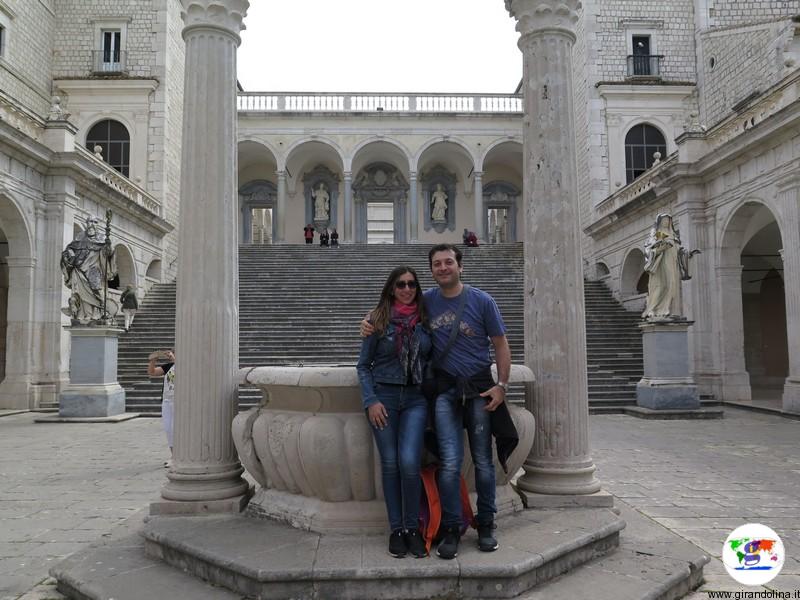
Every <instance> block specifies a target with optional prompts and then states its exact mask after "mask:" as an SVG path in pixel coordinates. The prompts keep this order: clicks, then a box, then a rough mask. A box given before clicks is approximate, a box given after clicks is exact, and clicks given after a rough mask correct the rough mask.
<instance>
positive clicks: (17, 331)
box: [0, 256, 36, 410]
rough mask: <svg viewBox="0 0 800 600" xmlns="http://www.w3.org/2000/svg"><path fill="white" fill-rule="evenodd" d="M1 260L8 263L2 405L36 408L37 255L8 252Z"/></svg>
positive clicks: (6, 406)
mask: <svg viewBox="0 0 800 600" xmlns="http://www.w3.org/2000/svg"><path fill="white" fill-rule="evenodd" d="M0 260H3V261H5V263H6V265H8V308H7V313H6V314H7V315H8V316H7V322H6V373H5V378H4V379H3V381H2V382H0V408H13V409H25V410H27V409H33V408H36V406H35V398H34V396H33V394H32V390H31V386H32V381H31V379H32V376H31V364H30V358H31V355H32V352H31V345H32V335H31V333H32V332H31V326H32V322H31V321H32V319H31V314H32V310H31V306H32V304H33V298H32V293H31V292H32V289H33V277H34V266H35V265H36V259H35V258H31V257H30V256H6V257H5V258H3V259H0Z"/></svg>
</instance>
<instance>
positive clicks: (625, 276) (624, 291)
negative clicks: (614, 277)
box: [619, 248, 645, 300]
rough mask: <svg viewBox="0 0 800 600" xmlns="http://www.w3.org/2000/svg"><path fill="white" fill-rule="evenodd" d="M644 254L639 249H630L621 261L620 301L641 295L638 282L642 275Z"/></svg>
mask: <svg viewBox="0 0 800 600" xmlns="http://www.w3.org/2000/svg"><path fill="white" fill-rule="evenodd" d="M644 262H645V257H644V252H642V250H641V249H639V248H631V249H630V250H628V252H627V254H626V255H625V259H624V260H623V261H622V270H621V272H620V279H619V296H620V298H621V299H622V300H624V299H626V298H630V297H631V296H637V295H639V294H641V292H640V291H638V288H639V282H640V280H641V277H642V274H643V273H644Z"/></svg>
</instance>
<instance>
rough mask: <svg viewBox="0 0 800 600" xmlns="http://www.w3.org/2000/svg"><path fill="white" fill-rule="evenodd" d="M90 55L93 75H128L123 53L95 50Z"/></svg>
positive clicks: (125, 55)
mask: <svg viewBox="0 0 800 600" xmlns="http://www.w3.org/2000/svg"><path fill="white" fill-rule="evenodd" d="M92 55H93V61H92V72H93V73H94V74H95V75H125V74H127V73H128V66H127V53H126V52H125V51H123V50H95V51H94V52H92Z"/></svg>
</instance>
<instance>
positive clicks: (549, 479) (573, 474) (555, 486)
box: [517, 461, 600, 496]
mask: <svg viewBox="0 0 800 600" xmlns="http://www.w3.org/2000/svg"><path fill="white" fill-rule="evenodd" d="M522 468H523V469H524V470H525V474H524V475H522V476H521V477H520V478H519V479H518V480H517V490H518V491H519V490H522V491H524V492H533V493H535V494H547V495H555V496H586V495H589V494H594V493H597V492H599V491H600V481H598V479H597V478H596V477H595V476H594V472H595V469H596V467H595V466H594V463H592V462H591V461H590V462H589V463H588V464H587V463H583V464H581V465H579V466H575V465H570V464H565V465H564V466H563V467H560V466H558V465H557V464H554V463H547V464H546V465H537V464H536V463H534V462H533V461H531V462H529V461H525V464H524V465H523V466H522Z"/></svg>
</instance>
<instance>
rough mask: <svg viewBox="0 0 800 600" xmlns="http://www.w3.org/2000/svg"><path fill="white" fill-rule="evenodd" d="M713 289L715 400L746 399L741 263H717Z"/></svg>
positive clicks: (747, 380)
mask: <svg viewBox="0 0 800 600" xmlns="http://www.w3.org/2000/svg"><path fill="white" fill-rule="evenodd" d="M717 289H718V291H719V306H720V311H719V318H720V327H719V343H720V362H721V365H720V366H721V371H722V372H721V373H720V376H721V379H722V397H721V398H719V400H750V399H751V391H750V375H749V374H748V372H747V368H746V367H745V362H744V323H743V319H744V316H743V314H742V266H741V265H737V266H718V267H717Z"/></svg>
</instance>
